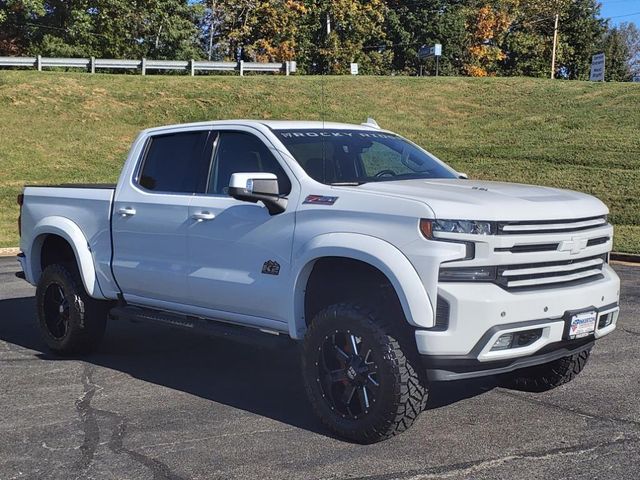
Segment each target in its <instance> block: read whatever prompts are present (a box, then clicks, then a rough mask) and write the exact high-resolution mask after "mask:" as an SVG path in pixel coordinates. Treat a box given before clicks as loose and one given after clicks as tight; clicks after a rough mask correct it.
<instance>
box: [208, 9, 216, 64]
mask: <svg viewBox="0 0 640 480" xmlns="http://www.w3.org/2000/svg"><path fill="white" fill-rule="evenodd" d="M215 12H216V1H215V0H212V1H211V13H210V17H209V61H211V54H212V52H213V23H214V19H215Z"/></svg>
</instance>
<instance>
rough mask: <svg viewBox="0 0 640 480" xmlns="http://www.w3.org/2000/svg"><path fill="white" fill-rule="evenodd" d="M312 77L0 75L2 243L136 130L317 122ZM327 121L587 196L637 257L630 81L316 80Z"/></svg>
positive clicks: (638, 104) (491, 175)
mask: <svg viewBox="0 0 640 480" xmlns="http://www.w3.org/2000/svg"><path fill="white" fill-rule="evenodd" d="M320 81H321V80H320V78H319V77H281V76H277V77H276V76H259V77H258V76H247V77H245V78H239V77H230V76H207V77H195V78H189V77H183V76H147V77H141V76H133V75H126V76H125V75H87V74H84V73H77V74H75V73H54V72H44V73H38V72H27V71H23V72H17V71H14V72H9V71H2V72H0V122H1V123H0V247H7V246H15V245H17V244H18V234H17V227H16V221H15V219H16V217H17V213H18V212H17V205H16V203H15V196H16V194H17V193H18V192H19V191H20V190H21V188H22V185H23V184H25V183H43V182H45V183H57V182H115V181H116V179H117V176H118V173H119V171H120V167H121V166H122V163H123V161H124V157H125V154H126V152H127V149H128V146H129V143H130V142H131V140H132V139H133V138H134V137H135V135H136V133H137V132H138V131H139V130H140V129H143V128H146V127H150V126H155V125H161V124H167V123H176V122H190V121H200V120H208V119H219V118H259V119H261V118H264V119H266V118H272V119H277V118H283V119H319V118H320V112H321V100H320V99H321V95H320V92H321V87H320ZM324 81H325V89H324V90H325V107H324V108H325V111H326V119H327V120H336V121H345V122H357V123H359V122H361V121H364V119H365V118H366V117H367V116H372V117H374V118H375V119H376V120H377V121H378V123H380V125H382V126H383V127H385V128H389V129H391V130H394V131H396V132H399V133H401V134H403V135H405V136H407V137H409V138H411V139H412V140H414V141H416V142H417V143H419V144H421V145H423V146H425V147H426V148H427V149H428V150H430V151H432V152H433V153H434V154H436V155H437V156H439V157H440V158H442V159H443V160H445V161H447V162H449V163H450V164H451V165H452V166H454V167H455V168H456V169H458V170H459V171H463V172H466V173H468V174H469V176H470V177H476V178H484V179H492V180H494V179H495V180H506V181H514V182H524V183H534V184H542V185H550V186H557V187H563V188H571V189H575V190H581V191H584V192H588V193H592V194H594V195H596V196H598V197H599V198H601V199H602V200H603V201H604V202H606V203H607V204H608V205H609V207H610V209H611V212H612V214H611V220H612V221H613V223H614V224H615V225H616V227H617V228H616V245H615V248H616V250H618V251H625V252H635V253H640V84H621V83H618V84H614V83H606V84H605V83H587V82H564V81H550V80H542V79H528V78H494V79H470V78H444V77H441V78H437V79H435V78H400V77H395V78H394V77H384V78H382V77H355V78H354V77H346V76H345V77H328V78H324Z"/></svg>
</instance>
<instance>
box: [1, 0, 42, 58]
mask: <svg viewBox="0 0 640 480" xmlns="http://www.w3.org/2000/svg"><path fill="white" fill-rule="evenodd" d="M44 14H45V8H44V0H0V55H24V54H25V53H26V52H27V50H28V48H29V45H30V44H31V38H32V36H33V34H34V29H35V24H34V23H33V21H34V20H35V19H37V18H38V17H40V16H42V15H44Z"/></svg>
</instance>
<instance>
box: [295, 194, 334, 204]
mask: <svg viewBox="0 0 640 480" xmlns="http://www.w3.org/2000/svg"><path fill="white" fill-rule="evenodd" d="M336 200H338V197H328V196H326V195H308V196H307V198H305V199H304V202H302V203H307V204H309V203H311V204H314V205H333V204H334V203H336Z"/></svg>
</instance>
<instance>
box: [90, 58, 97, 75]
mask: <svg viewBox="0 0 640 480" xmlns="http://www.w3.org/2000/svg"><path fill="white" fill-rule="evenodd" d="M89 70H90V72H91V73H96V57H91V59H90V60H89Z"/></svg>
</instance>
